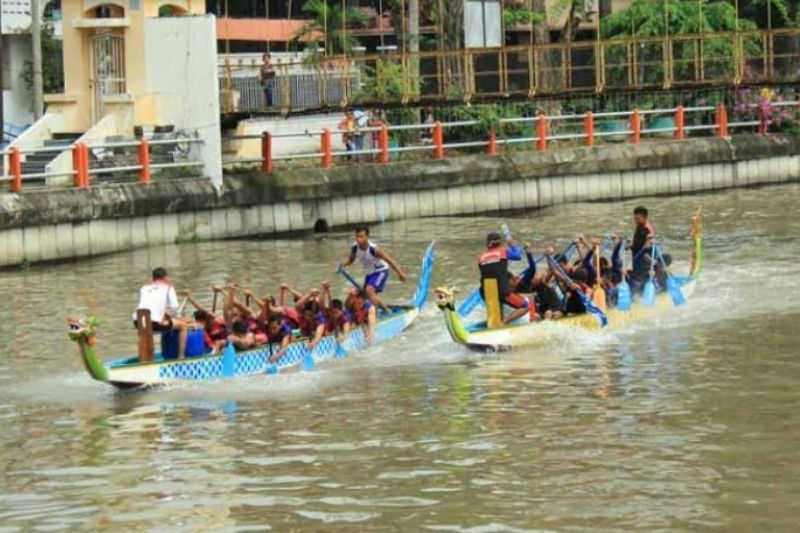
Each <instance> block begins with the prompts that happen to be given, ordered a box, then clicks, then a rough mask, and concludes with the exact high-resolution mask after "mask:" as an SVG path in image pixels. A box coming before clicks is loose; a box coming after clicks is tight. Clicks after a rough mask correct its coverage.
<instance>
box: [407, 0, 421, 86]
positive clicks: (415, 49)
mask: <svg viewBox="0 0 800 533" xmlns="http://www.w3.org/2000/svg"><path fill="white" fill-rule="evenodd" d="M408 53H409V56H410V58H409V70H410V71H411V94H413V95H414V97H415V98H416V97H417V96H418V95H419V0H408Z"/></svg>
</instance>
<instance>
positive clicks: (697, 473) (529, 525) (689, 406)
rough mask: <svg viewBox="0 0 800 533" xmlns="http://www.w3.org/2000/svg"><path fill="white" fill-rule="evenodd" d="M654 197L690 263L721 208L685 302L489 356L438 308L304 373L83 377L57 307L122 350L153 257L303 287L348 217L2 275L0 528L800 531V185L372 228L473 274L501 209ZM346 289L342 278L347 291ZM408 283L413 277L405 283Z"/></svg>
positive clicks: (192, 282) (573, 223) (547, 215)
mask: <svg viewBox="0 0 800 533" xmlns="http://www.w3.org/2000/svg"><path fill="white" fill-rule="evenodd" d="M638 203H643V204H646V205H647V206H648V207H649V208H650V211H651V213H652V218H653V221H654V223H655V225H656V229H657V231H658V233H660V234H661V235H663V237H664V239H665V241H666V243H667V246H668V248H669V250H670V251H671V252H672V253H673V255H674V256H675V258H676V262H677V263H678V264H681V265H683V264H685V260H686V258H687V257H688V253H689V249H688V244H687V243H686V241H685V240H684V239H685V235H686V231H687V229H688V227H689V224H690V217H691V215H692V213H693V211H694V209H695V206H696V205H699V204H703V206H704V207H705V210H706V213H707V215H706V223H705V233H706V261H705V271H704V274H703V279H702V283H701V284H700V286H699V288H698V291H697V293H696V294H695V296H694V297H693V298H692V300H690V302H689V303H688V305H686V306H685V307H684V308H681V309H678V310H674V311H671V312H668V313H666V314H664V315H661V316H659V317H656V318H654V319H651V320H649V321H647V322H642V323H639V324H637V325H636V326H634V327H631V328H630V329H627V330H624V331H621V332H616V333H613V334H612V333H581V334H577V333H572V334H569V335H565V334H561V335H560V336H559V335H556V337H555V338H554V339H552V341H551V342H549V343H548V344H546V345H542V346H539V347H535V348H529V349H520V350H517V351H513V352H506V353H498V354H483V355H481V354H474V353H470V352H468V351H467V350H465V349H462V348H461V347H457V346H456V345H454V344H452V343H451V341H450V340H449V338H448V337H447V334H446V332H445V329H444V325H443V323H442V322H441V317H440V316H439V314H438V313H439V312H438V311H437V310H436V308H435V306H429V307H428V308H426V310H425V312H424V314H423V316H422V318H421V320H420V321H419V322H418V323H417V324H416V325H415V326H414V328H413V329H412V330H410V331H409V332H408V333H407V334H406V335H405V336H404V337H402V338H400V339H398V340H397V341H394V342H391V343H389V344H384V345H381V346H377V347H375V348H373V349H371V350H369V351H367V352H364V353H362V354H359V355H356V356H354V357H351V358H348V359H346V360H344V361H338V362H333V363H330V364H324V365H320V366H319V367H318V368H317V369H315V370H314V371H313V372H298V373H293V374H287V375H279V376H271V377H266V376H265V377H259V378H253V379H244V380H237V381H231V382H225V383H214V384H211V385H196V386H188V387H176V388H172V389H169V390H158V391H149V392H138V393H119V392H115V391H114V390H112V389H111V388H110V387H107V386H105V385H103V384H99V383H96V382H93V381H91V380H90V379H89V378H88V376H87V375H85V373H84V371H83V369H82V367H81V363H80V361H79V359H78V356H77V351H76V348H75V346H74V345H73V344H72V343H71V342H70V341H69V340H68V339H67V336H66V324H65V322H64V317H65V316H67V315H68V314H71V313H77V314H80V315H88V314H92V315H96V316H98V317H100V318H101V319H102V320H103V325H102V326H101V328H100V334H99V336H98V350H99V351H100V353H101V355H104V356H105V357H110V356H113V355H117V354H121V353H130V352H131V351H133V350H134V347H135V337H134V336H133V335H132V331H131V327H130V312H131V311H132V308H133V307H134V306H135V304H136V291H137V288H138V286H139V285H140V284H141V283H142V282H143V281H144V280H145V279H146V278H147V275H148V273H149V270H150V269H151V268H152V267H153V266H158V265H164V266H166V267H167V268H168V269H169V270H170V273H171V275H172V277H173V278H174V279H175V280H176V282H177V283H178V284H179V285H180V286H182V287H183V286H185V287H190V288H192V289H193V290H194V292H196V293H198V294H199V295H201V297H204V299H205V300H206V301H207V302H208V301H210V297H209V296H208V294H209V293H208V290H207V288H208V287H210V285H211V284H212V283H216V282H222V281H230V280H234V281H238V282H240V283H242V284H246V285H253V286H256V287H258V288H262V289H266V288H268V287H273V288H274V287H275V286H276V285H277V284H278V283H279V282H280V281H283V280H286V281H291V282H293V283H295V284H297V285H298V286H301V287H307V286H309V285H311V284H315V283H318V282H319V280H320V279H322V278H323V277H326V276H332V275H333V274H332V272H331V269H330V265H331V264H332V263H333V261H334V260H335V259H336V258H337V257H340V256H342V255H344V254H345V253H346V249H347V244H348V242H349V240H350V234H349V232H347V233H333V234H329V235H327V236H325V237H324V238H314V237H308V238H302V239H288V240H278V241H264V242H256V241H229V242H212V243H199V244H182V245H176V246H165V247H159V248H150V249H146V250H138V251H134V252H130V253H121V254H116V255H111V256H106V257H101V258H97V259H93V260H88V261H80V262H76V263H69V264H59V265H51V266H34V267H33V268H31V269H30V270H28V271H25V272H4V273H0V291H2V293H3V294H5V295H6V296H5V297H6V305H4V306H3V307H2V309H0V339H2V342H3V344H4V349H3V350H2V352H1V353H2V355H0V423H2V431H1V432H0V468H1V469H2V476H1V477H0V531H3V532H5V531H57V530H63V529H84V530H120V531H122V530H139V531H149V530H159V531H184V530H206V529H213V530H220V531H263V530H267V529H271V530H274V531H322V530H324V531H349V532H350V531H420V530H424V531H469V532H474V533H490V532H501V531H528V530H535V531H542V530H548V531H550V530H552V531H608V530H644V531H653V530H687V529H693V530H725V531H753V530H769V531H779V530H783V531H790V530H791V531H794V530H797V526H798V523H800V452H799V451H798V442H800V393H798V383H799V382H800V350H798V336H797V332H798V329H796V328H798V320H799V319H800V291H799V290H798V288H799V287H800V278H799V277H798V276H799V275H800V267H798V262H797V258H798V256H800V241H798V235H800V218H799V217H798V216H797V212H796V209H797V205H798V204H800V186H798V185H791V186H782V187H771V188H763V189H751V190H738V191H729V192H721V193H717V194H711V195H697V196H689V197H683V198H652V199H644V200H640V201H637V202H620V203H602V204H601V203H595V204H579V205H569V206H559V207H554V208H549V209H545V210H541V211H535V212H531V213H526V214H524V215H519V214H517V215H513V216H507V217H504V218H498V217H491V218H490V217H475V218H438V219H426V220H414V221H406V222H396V223H386V224H382V225H376V226H375V227H374V228H373V236H374V238H375V240H376V241H378V242H380V243H382V244H384V245H386V246H387V248H388V249H390V250H391V252H392V253H393V254H394V255H395V257H396V258H397V259H398V260H399V261H400V262H401V263H402V264H403V265H404V266H405V268H406V270H407V271H408V272H409V273H410V274H412V275H411V276H410V277H411V278H412V279H413V278H414V277H415V275H416V273H417V272H418V271H419V267H418V261H419V257H420V256H421V254H422V252H423V250H424V247H425V245H426V244H427V242H428V241H429V240H430V239H433V238H435V239H437V241H438V249H437V259H436V273H435V277H434V283H438V284H442V283H448V284H455V285H458V286H461V287H463V288H464V290H463V291H462V294H466V292H467V290H468V289H469V288H470V287H471V286H472V284H473V283H474V282H475V278H476V268H475V267H474V263H473V261H474V257H475V256H476V255H477V254H478V253H479V252H480V251H481V245H482V243H483V239H484V236H485V234H486V232H487V231H488V230H491V229H496V228H497V227H498V225H499V223H500V222H501V221H503V220H505V221H507V222H508V223H509V224H510V225H511V227H512V229H514V230H515V232H516V233H517V234H518V235H519V236H520V237H521V238H525V239H529V240H531V241H532V242H533V243H534V247H535V248H538V249H541V245H542V244H543V243H548V244H549V243H555V244H563V243H564V241H565V240H566V239H567V238H569V237H570V236H571V235H573V234H574V233H576V232H577V231H585V232H588V233H591V232H596V233H605V232H608V231H612V230H617V229H624V228H629V218H630V217H629V213H630V211H631V210H632V208H633V207H634V205H635V204H638ZM336 281H337V287H338V288H341V287H342V285H341V284H340V283H339V280H336ZM391 283H392V284H391V287H390V289H389V292H390V294H391V295H393V296H395V297H396V299H398V300H400V299H405V298H407V297H409V296H410V294H411V292H412V291H413V287H412V284H410V283H409V284H406V285H402V284H400V283H398V282H397V281H396V279H395V278H393V279H392V282H391Z"/></svg>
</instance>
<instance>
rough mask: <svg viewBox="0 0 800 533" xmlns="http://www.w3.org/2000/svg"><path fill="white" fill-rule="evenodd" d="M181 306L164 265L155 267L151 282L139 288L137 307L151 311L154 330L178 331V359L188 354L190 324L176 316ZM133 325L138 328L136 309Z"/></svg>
mask: <svg viewBox="0 0 800 533" xmlns="http://www.w3.org/2000/svg"><path fill="white" fill-rule="evenodd" d="M179 307H180V306H179V305H178V295H177V293H176V292H175V287H173V286H172V283H171V282H170V281H169V278H168V277H167V271H166V270H165V269H164V268H162V267H158V268H155V269H153V272H152V280H151V281H150V283H147V284H145V285H143V286H142V288H141V289H139V305H138V306H137V307H136V309H137V310H138V309H147V310H148V311H150V323H151V324H152V325H153V331H159V332H163V331H171V330H177V331H178V359H183V358H184V356H185V355H186V338H187V337H188V334H189V332H188V327H189V324H188V322H187V321H185V320H182V319H180V318H177V317H176V316H175V315H176V314H177V313H178V309H179ZM133 326H134V327H137V328H138V325H137V323H136V312H135V311H134V313H133Z"/></svg>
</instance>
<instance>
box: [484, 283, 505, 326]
mask: <svg viewBox="0 0 800 533" xmlns="http://www.w3.org/2000/svg"><path fill="white" fill-rule="evenodd" d="M482 283H483V299H484V301H485V302H486V325H487V326H488V327H489V328H499V327H500V326H502V325H503V310H502V308H501V307H500V293H499V291H498V290H497V280H496V279H485V280H483V282H482Z"/></svg>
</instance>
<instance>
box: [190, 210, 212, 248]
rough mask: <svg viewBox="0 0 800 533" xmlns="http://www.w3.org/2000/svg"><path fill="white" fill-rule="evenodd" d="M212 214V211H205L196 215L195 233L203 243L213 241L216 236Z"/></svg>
mask: <svg viewBox="0 0 800 533" xmlns="http://www.w3.org/2000/svg"><path fill="white" fill-rule="evenodd" d="M212 213H213V211H212V210H211V209H203V210H202V211H196V212H195V214H194V227H195V233H196V234H197V238H198V239H200V240H202V241H208V240H211V239H213V238H214V236H215V232H214V229H213V216H212Z"/></svg>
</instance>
